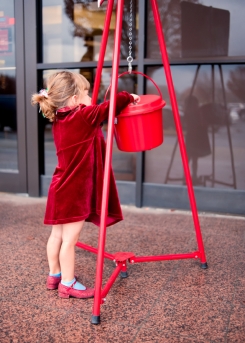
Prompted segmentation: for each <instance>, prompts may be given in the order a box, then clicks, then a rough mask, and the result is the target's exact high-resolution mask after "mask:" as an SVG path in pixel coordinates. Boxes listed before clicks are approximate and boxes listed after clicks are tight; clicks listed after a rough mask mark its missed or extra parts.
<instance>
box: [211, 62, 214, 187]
mask: <svg viewBox="0 0 245 343" xmlns="http://www.w3.org/2000/svg"><path fill="white" fill-rule="evenodd" d="M211 74H212V102H213V105H214V104H215V81H214V65H213V64H212V69H211ZM214 180H215V134H214V125H212V187H214Z"/></svg>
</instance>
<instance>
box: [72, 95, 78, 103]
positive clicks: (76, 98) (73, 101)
mask: <svg viewBox="0 0 245 343" xmlns="http://www.w3.org/2000/svg"><path fill="white" fill-rule="evenodd" d="M71 101H72V104H73V105H74V106H75V105H77V101H78V96H77V95H73V96H72V97H71Z"/></svg>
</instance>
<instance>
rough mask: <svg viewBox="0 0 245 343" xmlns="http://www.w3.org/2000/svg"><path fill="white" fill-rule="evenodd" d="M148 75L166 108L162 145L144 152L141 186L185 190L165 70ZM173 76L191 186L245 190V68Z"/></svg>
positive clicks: (181, 69) (175, 71)
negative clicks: (174, 186) (167, 185)
mask: <svg viewBox="0 0 245 343" xmlns="http://www.w3.org/2000/svg"><path fill="white" fill-rule="evenodd" d="M148 75H149V76H151V77H152V78H153V79H154V81H156V83H157V84H158V85H159V86H160V88H161V91H162V94H163V98H164V99H165V100H166V101H167V106H166V107H165V108H164V109H163V123H164V142H163V144H162V145H161V146H160V147H158V148H156V149H153V150H152V151H147V152H146V158H145V182H154V183H170V184H184V183H185V179H184V175H183V167H182V160H181V157H180V153H179V148H178V140H177V136H176V132H175V125H174V120H173V114H172V110H171V106H170V99H169V95H168V89H167V86H166V81H165V76H164V71H163V68H162V67H159V68H157V67H154V68H149V69H148ZM172 76H173V80H174V84H175V91H176V96H177V102H178V106H179V113H180V118H181V122H182V128H183V134H184V138H185V144H186V149H187V155H188V160H189V165H190V171H191V175H192V179H193V184H194V185H195V186H201V187H215V188H227V187H228V188H233V189H240V190H244V189H245V178H244V173H245V163H244V161H245V144H244V136H245V96H244V86H245V67H244V66H237V65H229V66H228V65H225V66H220V67H219V66H213V67H212V66H210V65H203V66H201V67H200V68H199V67H198V66H174V67H172ZM151 92H153V89H152V88H151V85H150V83H148V84H147V93H151Z"/></svg>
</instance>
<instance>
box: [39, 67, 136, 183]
mask: <svg viewBox="0 0 245 343" xmlns="http://www.w3.org/2000/svg"><path fill="white" fill-rule="evenodd" d="M57 71H58V70H46V71H44V72H43V86H44V87H46V85H45V79H46V78H47V77H48V76H49V75H50V74H53V73H54V72H57ZM72 71H73V72H75V73H82V74H83V75H84V76H85V77H87V75H89V77H90V78H91V79H92V80H93V79H94V73H95V71H94V70H93V69H77V70H72ZM124 71H125V69H124V70H123V69H119V74H121V73H123V72H124ZM111 72H112V69H111V68H105V69H103V70H102V75H101V85H100V90H99V94H98V103H101V102H103V101H104V100H106V99H107V100H108V99H109V96H110V93H109V89H108V88H109V86H110V82H111ZM136 80H137V76H135V75H134V74H131V75H127V74H126V75H123V76H122V77H120V78H119V80H118V92H120V91H122V90H126V91H127V92H129V93H137V89H136V86H137V83H136ZM92 89H93V82H92V83H91V92H90V93H92ZM107 90H108V92H107ZM106 94H107V97H106ZM42 125H43V132H44V151H45V174H46V175H52V174H53V172H54V169H55V167H56V164H57V157H56V152H55V146H54V142H53V136H52V123H50V122H49V121H48V120H47V119H45V118H43V119H42ZM107 129H108V128H107V121H105V122H104V123H103V126H102V132H103V135H104V138H105V140H106V139H107ZM112 168H113V171H114V176H115V178H116V180H124V181H135V175H136V153H126V152H123V151H120V150H119V149H118V147H117V144H116V141H115V139H114V143H113V151H112Z"/></svg>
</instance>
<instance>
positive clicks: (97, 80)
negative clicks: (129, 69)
mask: <svg viewBox="0 0 245 343" xmlns="http://www.w3.org/2000/svg"><path fill="white" fill-rule="evenodd" d="M113 5H114V0H108V6H107V11H106V17H105V23H104V30H103V35H102V40H101V47H100V55H99V60H98V64H97V70H96V75H95V81H94V87H93V95H92V105H95V104H96V102H97V98H98V93H99V88H100V81H101V73H102V68H103V64H104V60H105V52H106V45H107V42H108V36H109V29H110V23H111V15H112V10H113Z"/></svg>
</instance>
